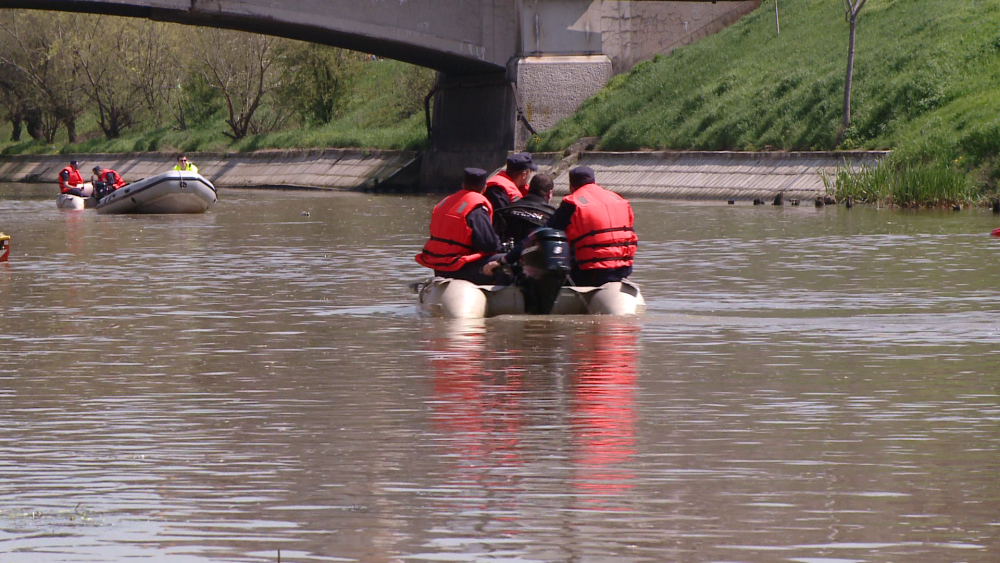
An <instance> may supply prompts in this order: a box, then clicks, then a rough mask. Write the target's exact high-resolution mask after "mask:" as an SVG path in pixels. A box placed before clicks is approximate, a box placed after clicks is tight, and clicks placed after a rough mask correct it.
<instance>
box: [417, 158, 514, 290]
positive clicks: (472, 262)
mask: <svg viewBox="0 0 1000 563" xmlns="http://www.w3.org/2000/svg"><path fill="white" fill-rule="evenodd" d="M486 177H487V172H486V171H485V170H482V169H479V168H466V169H465V178H464V180H463V182H462V189H460V190H458V191H457V192H455V193H453V194H451V195H450V196H448V197H446V198H444V199H443V200H441V201H440V202H439V203H438V204H437V205H436V206H434V211H433V212H432V213H431V225H430V232H431V233H430V234H431V236H430V239H429V240H428V241H427V244H425V245H424V248H423V250H422V251H421V252H420V254H417V256H416V260H417V263H418V264H420V265H421V266H426V267H428V268H431V269H432V270H434V275H435V276H439V277H444V278H454V279H461V280H466V281H470V282H472V283H474V284H477V285H489V284H492V283H493V282H494V279H493V275H492V274H491V275H486V274H484V273H483V266H484V265H486V263H487V262H489V261H491V260H493V259H494V258H495V257H496V254H497V253H498V252H500V250H501V245H500V239H499V238H498V237H497V234H496V232H495V231H494V230H493V222H492V221H493V206H492V205H491V204H490V202H489V200H487V199H486V197H485V196H484V195H483V194H482V193H481V192H482V191H483V188H484V187H485V186H486Z"/></svg>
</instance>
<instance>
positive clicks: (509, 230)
mask: <svg viewBox="0 0 1000 563" xmlns="http://www.w3.org/2000/svg"><path fill="white" fill-rule="evenodd" d="M552 186H553V182H552V176H549V175H547V174H536V175H535V176H533V177H532V178H531V182H530V183H529V184H528V193H527V194H525V196H524V197H522V198H521V199H519V200H517V201H515V202H514V203H511V204H510V205H508V206H507V207H503V208H500V209H494V210H493V227H494V229H496V232H497V236H499V237H500V241H501V242H504V243H510V244H514V243H517V242H519V241H522V240H524V239H525V237H527V236H528V235H530V234H531V232H532V231H534V230H535V229H537V228H539V227H542V226H544V225H545V223H546V222H548V220H549V217H551V216H552V213H554V212H555V210H556V208H555V207H552V206H551V205H549V201H551V200H552Z"/></svg>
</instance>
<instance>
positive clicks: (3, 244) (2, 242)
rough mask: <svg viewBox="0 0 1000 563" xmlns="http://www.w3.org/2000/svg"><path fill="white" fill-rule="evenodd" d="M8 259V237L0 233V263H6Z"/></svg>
mask: <svg viewBox="0 0 1000 563" xmlns="http://www.w3.org/2000/svg"><path fill="white" fill-rule="evenodd" d="M8 257H10V237H9V236H7V235H5V234H3V233H0V262H6V261H7V258H8Z"/></svg>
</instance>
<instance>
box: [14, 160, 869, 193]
mask: <svg viewBox="0 0 1000 563" xmlns="http://www.w3.org/2000/svg"><path fill="white" fill-rule="evenodd" d="M887 154H888V153H887V152H885V151H867V152H790V153H786V152H665V151H650V152H597V151H584V152H574V153H571V154H569V155H564V154H562V153H539V154H535V155H534V160H535V161H536V162H537V163H538V164H539V171H540V172H547V173H550V174H552V175H553V176H555V184H556V194H565V193H568V191H569V174H568V172H569V169H570V168H571V167H573V166H580V165H586V166H590V167H591V168H593V169H594V171H595V173H596V175H597V182H598V183H599V184H601V185H602V186H604V187H606V188H608V189H610V190H614V191H616V192H618V193H620V194H622V195H625V196H629V197H653V198H664V199H703V200H712V199H715V200H728V199H734V200H752V199H758V198H760V199H771V198H773V197H774V196H776V195H778V194H779V193H780V194H783V195H784V196H785V197H787V198H790V199H805V200H808V199H815V198H816V197H821V196H823V195H825V193H826V192H825V186H824V184H823V176H824V175H826V176H830V177H832V176H833V175H834V174H835V173H836V172H837V170H838V168H840V167H850V168H858V167H860V166H865V165H868V166H871V165H875V164H877V163H878V161H879V160H880V159H882V158H883V157H885V156H886V155H887ZM176 156H177V155H176V154H165V153H134V154H115V155H108V154H103V155H99V154H79V155H74V156H73V157H72V158H77V159H78V160H80V161H81V164H80V169H81V172H82V173H83V176H84V178H87V177H89V175H90V170H91V169H92V168H93V167H94V166H95V165H100V166H103V167H109V168H114V169H115V170H117V171H118V172H119V173H120V174H121V175H122V176H123V177H124V178H125V179H126V180H127V181H136V180H138V179H140V178H144V177H147V176H152V175H155V174H159V173H161V172H164V171H166V170H170V169H172V168H173V166H174V164H175V162H176ZM188 156H189V157H190V158H191V160H192V161H193V162H194V163H195V164H197V165H198V168H199V171H200V172H201V174H202V175H203V176H205V177H206V178H208V179H210V180H211V181H212V182H213V183H215V184H216V186H218V187H220V188H227V187H229V188H242V187H261V188H319V189H337V190H354V191H362V190H365V191H368V190H375V191H380V190H397V191H413V189H414V186H415V185H416V182H417V178H418V175H419V170H417V169H416V167H417V166H418V165H419V162H420V159H419V156H420V155H419V154H418V153H416V152H407V151H364V150H356V149H336V150H335V149H328V150H303V151H260V152H255V153H242V154H231V155H221V154H205V153H191V154H189V155H188ZM70 158H71V157H70V156H67V155H10V156H0V182H36V183H50V184H53V185H54V184H55V183H56V178H57V175H58V174H59V171H60V170H62V168H63V167H64V166H66V163H67V162H68V161H69V159H70ZM469 165H470V166H476V165H479V164H478V163H476V162H470V163H469ZM442 188H445V189H446V190H450V189H452V188H450V187H448V186H442ZM454 188H457V186H454Z"/></svg>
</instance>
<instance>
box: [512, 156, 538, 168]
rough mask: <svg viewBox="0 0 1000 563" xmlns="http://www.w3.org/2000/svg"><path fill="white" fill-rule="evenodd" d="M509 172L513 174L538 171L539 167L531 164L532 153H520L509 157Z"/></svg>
mask: <svg viewBox="0 0 1000 563" xmlns="http://www.w3.org/2000/svg"><path fill="white" fill-rule="evenodd" d="M507 170H509V171H511V172H520V171H522V170H538V165H537V164H535V163H534V162H531V154H530V153H526V152H518V153H514V154H512V155H510V156H508V157H507Z"/></svg>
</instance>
